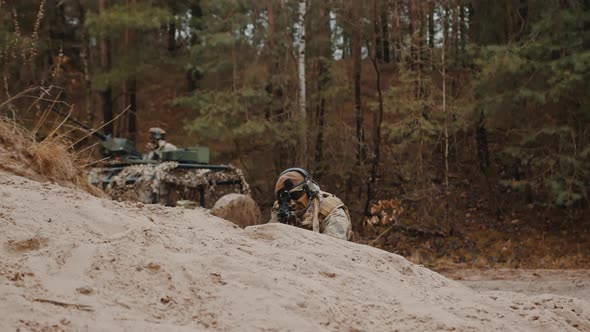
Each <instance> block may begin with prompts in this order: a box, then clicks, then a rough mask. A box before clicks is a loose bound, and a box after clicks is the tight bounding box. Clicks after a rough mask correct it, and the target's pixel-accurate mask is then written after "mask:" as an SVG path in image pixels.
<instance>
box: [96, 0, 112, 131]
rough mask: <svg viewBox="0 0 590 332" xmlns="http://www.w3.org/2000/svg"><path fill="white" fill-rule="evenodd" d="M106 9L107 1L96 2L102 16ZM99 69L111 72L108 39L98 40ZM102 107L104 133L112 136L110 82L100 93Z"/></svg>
mask: <svg viewBox="0 0 590 332" xmlns="http://www.w3.org/2000/svg"><path fill="white" fill-rule="evenodd" d="M106 8H107V0H99V1H98V10H99V13H100V14H101V15H102V14H103V13H104V11H105V10H106ZM100 67H101V70H102V71H103V72H108V71H110V70H111V43H110V40H109V38H108V37H104V38H103V39H101V40H100ZM100 99H101V106H102V118H103V122H104V123H105V125H104V127H103V128H104V132H105V134H107V135H109V134H110V135H112V134H113V93H112V88H111V84H110V82H107V83H106V85H105V87H104V89H103V90H102V91H100Z"/></svg>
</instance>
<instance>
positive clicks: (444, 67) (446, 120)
mask: <svg viewBox="0 0 590 332" xmlns="http://www.w3.org/2000/svg"><path fill="white" fill-rule="evenodd" d="M446 43H447V41H446V39H445V35H444V34H443V42H442V50H441V65H442V110H443V114H444V136H445V155H444V159H445V192H446V191H447V190H448V188H449V116H448V114H447V75H446V70H447V64H446V61H445V60H446V59H445V44H446ZM445 197H446V194H445Z"/></svg>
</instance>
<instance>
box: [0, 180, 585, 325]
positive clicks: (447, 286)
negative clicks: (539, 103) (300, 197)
mask: <svg viewBox="0 0 590 332" xmlns="http://www.w3.org/2000/svg"><path fill="white" fill-rule="evenodd" d="M0 234H1V237H0V241H1V243H0V331H15V330H18V331H195V330H216V331H590V303H589V302H587V301H585V300H582V299H580V298H574V297H566V296H560V295H552V294H543V295H527V294H523V293H515V292H505V291H477V290H474V289H472V288H470V287H468V286H466V285H463V284H461V283H460V282H458V281H453V280H451V279H448V278H446V277H443V276H442V275H440V274H437V273H435V272H432V271H430V270H428V269H426V268H423V267H421V266H417V265H414V264H412V263H410V262H409V261H407V260H406V259H404V258H403V257H401V256H398V255H394V254H391V253H388V252H385V251H382V250H379V249H375V248H372V247H369V246H365V245H360V244H355V243H349V242H345V241H341V240H338V239H333V238H330V237H328V236H325V235H321V234H316V233H313V232H310V231H306V230H301V229H297V228H294V227H291V226H286V225H280V224H274V225H261V226H252V227H247V228H246V229H241V228H239V227H237V226H235V225H234V224H232V223H230V222H228V221H225V220H223V219H219V218H217V217H214V216H212V215H210V214H209V212H208V211H206V210H203V209H198V210H184V209H181V208H166V207H163V206H156V205H141V204H137V203H133V204H132V203H118V202H114V201H110V200H105V199H99V198H96V197H93V196H90V195H88V194H86V193H84V192H81V191H78V190H75V189H68V188H63V187H60V186H58V185H56V184H51V183H39V182H34V181H31V180H26V179H24V178H21V177H18V176H14V175H9V174H7V173H2V172H0ZM464 279H465V278H464ZM463 282H466V280H463ZM492 288H493V287H492Z"/></svg>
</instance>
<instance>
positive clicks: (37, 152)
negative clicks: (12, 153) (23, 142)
mask: <svg viewBox="0 0 590 332" xmlns="http://www.w3.org/2000/svg"><path fill="white" fill-rule="evenodd" d="M68 146H69V144H68V142H67V141H66V140H65V139H60V138H58V139H51V138H49V139H45V140H43V141H41V143H33V144H32V145H31V147H30V148H29V153H30V154H31V157H32V159H33V162H34V165H35V169H36V170H37V172H39V173H40V174H41V175H44V176H47V177H48V178H50V179H53V180H58V181H73V180H75V179H77V176H78V173H79V169H78V167H77V165H76V156H75V155H74V154H73V153H71V152H70V151H68V149H67V147H68Z"/></svg>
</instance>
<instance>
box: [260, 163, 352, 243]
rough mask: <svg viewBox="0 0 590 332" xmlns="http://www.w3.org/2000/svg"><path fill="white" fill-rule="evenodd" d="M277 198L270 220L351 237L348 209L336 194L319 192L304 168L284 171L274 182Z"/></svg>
mask: <svg viewBox="0 0 590 332" xmlns="http://www.w3.org/2000/svg"><path fill="white" fill-rule="evenodd" d="M275 194H276V201H275V203H274V206H273V208H272V211H271V219H270V221H269V223H275V222H279V223H283V224H289V225H294V226H297V227H301V228H306V229H310V230H313V231H314V232H319V233H322V234H326V235H330V236H333V237H336V238H339V239H343V240H350V239H351V238H352V225H351V220H350V215H349V214H348V208H347V207H346V205H344V203H343V202H342V201H341V200H340V199H339V198H338V197H336V196H335V195H333V194H330V193H327V192H324V191H321V190H320V186H319V185H318V183H317V182H315V181H314V180H313V179H311V177H310V176H309V174H308V173H307V171H306V170H304V169H302V168H289V169H286V170H284V171H283V172H282V173H281V174H280V175H279V178H278V180H277V183H276V185H275Z"/></svg>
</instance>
